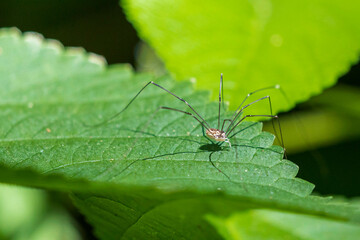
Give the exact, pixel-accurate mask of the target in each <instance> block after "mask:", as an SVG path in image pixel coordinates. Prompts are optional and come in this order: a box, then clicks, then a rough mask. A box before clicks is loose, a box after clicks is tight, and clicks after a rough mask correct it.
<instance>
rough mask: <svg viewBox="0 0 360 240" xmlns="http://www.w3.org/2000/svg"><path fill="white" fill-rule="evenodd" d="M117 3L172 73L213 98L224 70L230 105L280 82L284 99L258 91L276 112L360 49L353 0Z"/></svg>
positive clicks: (324, 82) (320, 85) (329, 80)
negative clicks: (210, 92)
mask: <svg viewBox="0 0 360 240" xmlns="http://www.w3.org/2000/svg"><path fill="white" fill-rule="evenodd" d="M122 6H123V7H124V9H125V12H126V13H127V16H128V19H129V20H130V21H131V22H132V23H133V25H134V26H135V28H136V29H137V31H138V33H139V35H140V36H141V37H142V38H143V39H144V40H145V41H146V42H148V43H149V44H150V45H151V46H152V47H153V48H154V49H155V51H156V53H157V54H158V55H159V56H160V57H161V59H162V60H163V61H164V63H165V65H166V67H167V69H168V70H169V71H170V72H171V73H173V74H174V76H175V77H176V79H178V80H183V79H186V78H190V77H195V78H196V79H197V87H198V88H200V89H210V90H213V95H212V98H213V99H216V93H217V89H218V79H219V76H220V73H224V78H225V79H226V82H225V99H226V100H227V101H230V106H231V108H232V109H235V108H236V107H237V105H239V104H240V102H241V101H242V96H245V95H246V94H248V93H249V92H251V91H254V90H256V89H260V88H264V87H268V86H272V85H275V84H280V85H281V87H282V89H283V90H284V91H285V92H286V94H287V96H288V98H289V100H290V101H287V100H286V99H285V98H284V96H283V95H282V94H280V92H278V91H276V90H271V91H267V92H263V93H262V95H263V96H265V95H268V94H269V95H271V97H272V100H273V108H274V109H275V112H277V111H279V110H288V109H290V108H291V107H293V106H294V103H297V102H301V101H305V100H307V99H308V98H309V97H310V96H312V95H315V94H319V93H320V92H321V91H322V89H324V88H326V87H329V86H331V85H333V84H335V82H336V79H337V78H338V77H339V76H341V75H342V74H344V73H345V72H346V71H347V70H348V69H349V68H350V66H351V65H352V64H354V63H355V62H356V61H357V59H358V55H359V50H360V44H359V42H360V27H359V26H360V24H359V23H360V15H359V14H358V13H359V11H360V2H359V1H356V0H351V1H347V2H346V3H344V2H343V1H339V0H336V1H325V0H315V1H300V0H295V1H278V0H266V1H258V0H250V1H246V0H232V1H204V0H202V1H190V0H178V1H161V0H160V1H159V0H150V1H149V0H146V1H145V0H123V1H122ZM259 94H260V93H259ZM260 96H261V94H260ZM255 108H256V109H257V110H258V112H264V113H267V112H268V109H267V108H264V107H261V106H260V107H255Z"/></svg>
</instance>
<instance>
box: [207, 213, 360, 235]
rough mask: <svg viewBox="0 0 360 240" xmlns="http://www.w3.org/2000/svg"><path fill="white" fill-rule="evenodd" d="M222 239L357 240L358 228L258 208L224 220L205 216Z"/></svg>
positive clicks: (301, 215)
mask: <svg viewBox="0 0 360 240" xmlns="http://www.w3.org/2000/svg"><path fill="white" fill-rule="evenodd" d="M207 219H208V220H209V221H210V222H211V223H213V224H214V225H215V226H216V227H217V229H218V231H219V232H220V233H221V234H222V236H223V237H224V238H225V239H259V240H260V239H264V240H266V239H274V240H275V239H279V240H280V239H289V240H290V239H294V240H295V239H309V240H310V239H314V240H321V239H324V240H330V239H334V240H337V239H356V237H357V236H359V235H360V228H359V227H358V226H357V225H349V224H345V223H342V222H337V221H333V220H329V219H325V218H321V217H316V216H309V215H304V214H294V213H289V212H280V211H274V210H269V209H257V210H251V211H247V212H243V213H234V214H232V215H231V216H229V217H227V218H219V217H216V216H212V215H208V216H207Z"/></svg>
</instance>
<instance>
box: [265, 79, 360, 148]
mask: <svg viewBox="0 0 360 240" xmlns="http://www.w3.org/2000/svg"><path fill="white" fill-rule="evenodd" d="M359 96H360V89H358V88H356V87H353V86H347V85H344V84H340V85H337V86H335V87H333V88H330V89H327V90H325V91H324V93H323V94H321V95H319V96H316V97H314V98H312V99H311V100H310V101H308V102H307V103H304V104H303V105H301V108H300V109H301V110H299V111H296V112H294V113H289V114H284V115H282V116H281V127H282V130H283V131H282V132H283V135H284V139H285V147H286V149H287V150H288V153H290V154H293V153H298V152H303V151H306V150H312V149H317V148H319V147H323V146H329V145H333V144H337V143H340V142H341V141H346V140H351V139H356V138H358V137H359V136H360V128H359V124H358V122H359V120H360V107H359V106H360V97H359ZM265 129H266V130H267V131H271V129H272V125H271V123H266V124H265Z"/></svg>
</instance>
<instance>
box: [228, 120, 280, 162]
mask: <svg viewBox="0 0 360 240" xmlns="http://www.w3.org/2000/svg"><path fill="white" fill-rule="evenodd" d="M248 117H270V118H272V119H277V120H278V127H279V131H280V137H281V138H280V144H281V147H282V148H283V149H284V154H285V157H286V149H285V146H284V139H283V136H282V131H281V125H280V121H279V117H278V116H277V115H245V116H244V117H243V118H241V119H240V120H239V121H238V122H237V123H236V124H235V126H234V127H233V128H232V129H231V130H230V131H229V132H227V133H226V135H228V136H229V135H230V133H231V132H232V131H233V130H234V129H235V128H236V127H237V126H238V125H239V124H240V123H241V122H242V121H244V120H245V119H246V118H248ZM273 127H274V131H275V136H276V137H277V138H278V139H279V137H278V136H277V133H276V129H275V126H274V122H273ZM236 134H237V133H235V134H233V135H231V136H229V137H228V138H232V137H234V136H235V135H236Z"/></svg>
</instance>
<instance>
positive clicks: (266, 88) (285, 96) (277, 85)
mask: <svg viewBox="0 0 360 240" xmlns="http://www.w3.org/2000/svg"><path fill="white" fill-rule="evenodd" d="M268 89H277V90H279V91H280V93H281V94H282V95H283V96H284V98H285V99H286V101H287V102H288V103H289V104H291V103H290V100H289V98H288V96H287V95H286V94H285V91H284V90H283V89H282V88H281V87H280V85H279V84H276V85H274V86H270V87H265V88H260V89H257V90H255V91H253V92H251V93H249V94H248V95H246V97H245V98H244V100H243V101H242V102H241V104H240V105H239V107H238V108H237V109H236V111H235V112H234V114H233V116H232V117H231V118H234V117H235V115H236V114H237V111H239V109H240V108H241V106H242V105H243V104H244V103H245V101H246V100H247V99H248V98H249V97H250V96H251V95H253V94H255V93H257V92H261V91H264V90H268ZM234 121H235V119H234Z"/></svg>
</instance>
